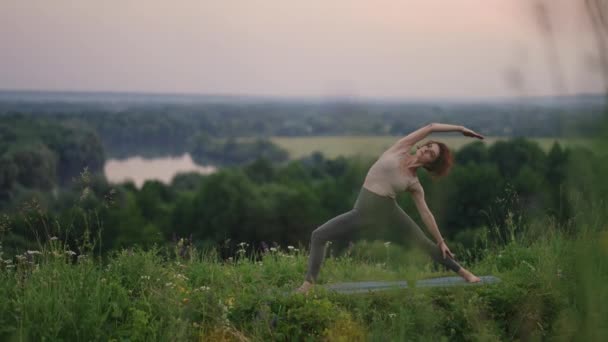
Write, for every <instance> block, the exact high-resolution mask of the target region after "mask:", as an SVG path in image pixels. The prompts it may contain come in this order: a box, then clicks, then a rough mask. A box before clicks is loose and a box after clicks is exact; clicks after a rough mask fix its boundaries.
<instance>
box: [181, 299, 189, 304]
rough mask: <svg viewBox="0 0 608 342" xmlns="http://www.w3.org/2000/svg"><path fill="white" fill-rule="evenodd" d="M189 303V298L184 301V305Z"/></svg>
mask: <svg viewBox="0 0 608 342" xmlns="http://www.w3.org/2000/svg"><path fill="white" fill-rule="evenodd" d="M189 302H190V299H188V298H184V299H182V303H184V304H188V303H189Z"/></svg>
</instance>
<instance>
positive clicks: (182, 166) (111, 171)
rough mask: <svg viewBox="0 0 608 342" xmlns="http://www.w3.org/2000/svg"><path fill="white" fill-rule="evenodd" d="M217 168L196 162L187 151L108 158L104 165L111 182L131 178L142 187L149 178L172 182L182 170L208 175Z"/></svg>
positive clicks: (136, 184) (167, 182) (166, 182)
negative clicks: (163, 155)
mask: <svg viewBox="0 0 608 342" xmlns="http://www.w3.org/2000/svg"><path fill="white" fill-rule="evenodd" d="M216 170H217V169H216V167H215V166H213V165H208V166H200V165H197V164H195V163H194V162H193V161H192V158H191V157H190V154H188V153H186V154H184V155H182V156H179V157H166V158H154V159H144V158H142V157H129V158H127V159H122V160H118V159H108V160H107V161H106V164H105V166H104V172H105V175H106V178H107V179H108V181H110V182H111V183H120V182H125V181H127V180H131V181H133V182H134V183H135V186H137V187H138V188H141V187H142V185H143V184H144V182H145V181H147V180H159V181H161V182H163V183H165V184H169V183H171V180H172V179H173V177H174V176H175V175H176V174H178V173H182V172H198V173H200V174H203V175H207V174H210V173H213V172H215V171H216Z"/></svg>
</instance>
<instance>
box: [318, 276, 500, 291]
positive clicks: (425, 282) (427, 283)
mask: <svg viewBox="0 0 608 342" xmlns="http://www.w3.org/2000/svg"><path fill="white" fill-rule="evenodd" d="M479 278H481V281H480V282H478V283H467V282H466V281H464V279H462V278H461V277H442V278H432V279H422V280H418V281H416V282H415V285H414V287H417V288H421V287H447V286H480V285H486V284H494V283H498V282H500V279H499V278H497V277H494V276H481V277H479ZM323 286H324V287H325V288H326V289H328V290H332V291H335V292H338V293H362V292H375V291H385V290H394V289H400V288H409V287H410V286H408V284H407V281H362V282H351V283H335V284H325V285H323Z"/></svg>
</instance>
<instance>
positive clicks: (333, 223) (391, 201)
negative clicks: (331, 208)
mask: <svg viewBox="0 0 608 342" xmlns="http://www.w3.org/2000/svg"><path fill="white" fill-rule="evenodd" d="M433 132H461V133H462V134H463V135H465V136H469V137H475V138H479V139H483V136H481V135H480V134H477V133H475V132H473V131H472V130H470V129H468V128H465V127H464V126H455V125H447V124H439V123H432V124H429V125H427V126H424V127H422V128H420V129H418V130H416V131H415V132H413V133H411V134H409V135H407V136H406V137H404V138H402V139H400V140H399V141H397V142H396V143H395V144H394V145H393V146H391V147H390V148H389V149H388V150H386V151H385V152H384V153H382V155H381V156H380V158H379V159H378V160H377V161H376V162H375V163H374V165H372V167H371V168H370V169H369V171H368V173H367V176H366V177H365V181H364V183H363V187H362V189H361V192H360V193H359V196H358V198H357V201H356V202H355V205H354V208H353V209H352V210H351V211H349V212H347V213H344V214H342V215H339V216H336V217H334V218H333V219H331V220H329V221H327V222H326V223H324V224H323V225H322V226H320V227H318V228H317V229H315V230H314V231H313V232H312V235H311V238H310V257H309V261H308V272H307V273H306V277H305V280H304V283H303V284H302V285H301V286H300V287H299V288H298V289H297V291H298V292H301V293H306V292H308V291H309V290H310V289H311V288H312V286H313V284H314V283H315V281H316V278H317V275H318V274H319V270H320V267H321V263H322V262H323V258H324V254H325V242H326V241H328V240H330V239H333V238H335V237H337V236H339V235H342V234H346V233H350V232H353V231H354V230H357V229H361V228H363V227H370V226H378V225H387V224H388V225H392V226H395V227H399V228H400V229H403V230H404V231H406V232H407V233H408V234H409V238H411V239H412V240H413V241H414V242H415V243H416V244H417V245H418V246H420V247H421V248H422V249H423V250H424V251H425V252H427V253H428V254H429V255H430V256H431V257H432V258H433V259H434V260H435V261H437V262H439V263H441V264H443V265H445V266H446V267H448V268H449V269H451V270H452V271H454V272H456V273H458V274H459V275H460V276H461V277H463V278H464V279H465V280H466V281H467V282H472V283H473V282H478V281H479V280H480V279H479V278H478V277H476V276H475V275H474V274H472V273H471V272H469V271H468V270H466V269H465V268H463V267H461V266H460V265H459V264H458V263H457V262H456V261H454V259H453V258H454V255H453V254H452V252H451V251H450V249H449V248H448V246H447V244H446V243H445V241H444V239H443V238H442V237H441V233H440V232H439V229H438V227H437V224H436V223H435V219H434V217H433V214H432V213H431V211H430V210H429V208H428V207H427V205H426V202H425V200H424V189H423V188H422V186H421V185H420V182H419V181H418V178H417V176H416V171H417V170H418V168H419V167H421V166H422V167H423V168H425V169H426V170H427V171H429V172H430V173H431V174H432V175H433V176H435V177H442V176H445V175H447V173H448V171H449V169H450V168H451V166H452V155H451V152H450V150H449V149H448V148H447V146H446V145H445V144H443V143H440V142H437V141H428V142H427V143H425V144H424V145H422V146H418V148H417V150H416V153H415V154H410V149H411V148H412V147H413V146H414V145H416V143H418V142H419V141H421V140H422V139H424V138H426V137H427V136H428V135H429V134H431V133H433ZM402 191H409V192H410V193H411V195H412V196H413V198H414V202H415V204H416V208H417V209H418V211H419V212H420V216H421V218H422V221H423V222H424V224H425V225H426V227H427V229H428V231H429V232H430V233H431V235H432V236H433V238H434V239H435V241H436V244H435V243H433V242H431V240H429V239H428V238H427V237H426V236H425V235H424V233H423V232H422V230H421V229H420V227H418V225H416V223H415V222H414V221H412V219H411V218H410V217H409V216H408V215H407V214H406V213H405V212H404V211H403V210H402V209H401V208H400V207H399V206H398V205H397V202H396V201H395V197H396V194H397V193H398V192H402Z"/></svg>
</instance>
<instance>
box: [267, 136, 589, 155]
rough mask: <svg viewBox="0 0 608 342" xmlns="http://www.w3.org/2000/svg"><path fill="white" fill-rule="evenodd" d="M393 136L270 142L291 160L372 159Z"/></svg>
mask: <svg viewBox="0 0 608 342" xmlns="http://www.w3.org/2000/svg"><path fill="white" fill-rule="evenodd" d="M398 139H399V137H396V136H330V137H292V138H290V137H272V138H271V140H272V141H273V142H274V143H276V144H278V145H279V146H281V147H282V148H284V149H286V150H287V151H288V152H289V156H290V158H292V159H297V158H300V157H303V156H307V155H310V154H311V153H312V152H314V151H320V152H322V153H323V154H324V155H325V156H327V157H330V158H335V157H338V156H353V155H362V156H376V155H379V154H380V153H382V152H383V151H384V150H385V149H386V148H388V147H389V146H390V145H392V144H393V143H394V142H395V141H397V140H398ZM430 139H435V140H439V141H442V142H445V143H446V144H447V145H448V146H449V147H450V148H452V149H454V150H458V149H459V148H461V147H462V146H464V145H466V144H468V143H470V142H473V141H476V140H477V139H473V138H467V137H464V136H462V137H460V136H439V135H438V136H433V137H431V138H430ZM506 139H508V138H504V137H486V139H484V140H483V142H484V143H486V144H488V145H491V144H493V143H494V142H496V141H498V140H506ZM530 140H534V141H536V142H538V143H539V145H540V147H541V148H542V149H543V150H545V151H548V150H549V149H550V148H551V145H552V144H553V142H554V141H559V142H560V143H561V144H563V145H573V144H582V145H584V144H586V143H587V141H586V140H585V139H558V138H531V139H530Z"/></svg>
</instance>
